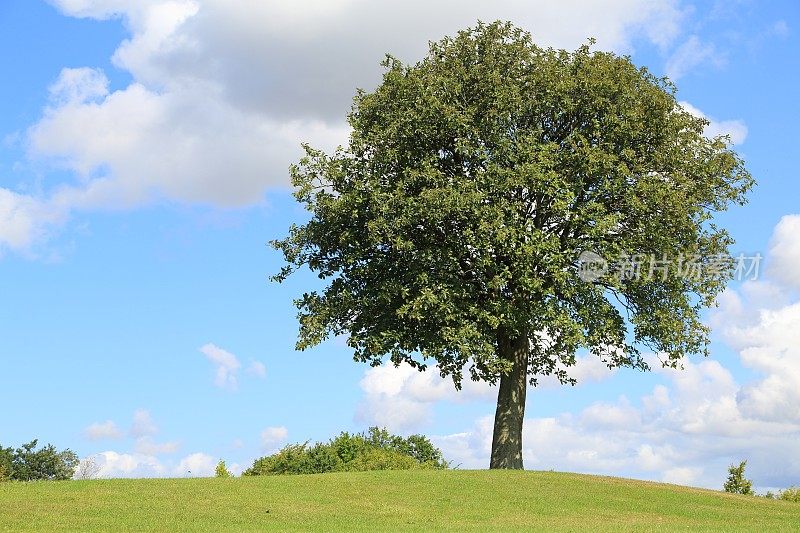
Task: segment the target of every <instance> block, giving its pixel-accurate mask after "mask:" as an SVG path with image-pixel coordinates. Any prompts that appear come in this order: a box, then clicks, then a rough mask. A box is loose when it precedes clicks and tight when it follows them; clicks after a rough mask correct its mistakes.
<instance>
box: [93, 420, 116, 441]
mask: <svg viewBox="0 0 800 533" xmlns="http://www.w3.org/2000/svg"><path fill="white" fill-rule="evenodd" d="M83 432H84V435H86V438H88V439H89V440H102V439H121V438H122V436H123V433H122V431H121V430H120V429H119V428H118V427H117V424H115V423H114V421H113V420H106V421H105V422H95V423H93V424H90V425H89V426H88V427H87V428H86V429H85V430H84V431H83Z"/></svg>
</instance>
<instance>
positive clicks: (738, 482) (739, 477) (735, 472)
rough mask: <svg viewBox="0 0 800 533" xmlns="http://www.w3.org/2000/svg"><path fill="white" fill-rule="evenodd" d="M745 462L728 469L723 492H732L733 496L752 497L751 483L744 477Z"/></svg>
mask: <svg viewBox="0 0 800 533" xmlns="http://www.w3.org/2000/svg"><path fill="white" fill-rule="evenodd" d="M746 465H747V461H742V462H741V463H739V466H736V465H731V466H730V467H729V468H728V479H727V481H725V485H723V488H724V489H725V492H732V493H733V494H745V495H748V496H752V495H753V482H752V481H751V480H749V479H746V478H745V477H744V467H745V466H746Z"/></svg>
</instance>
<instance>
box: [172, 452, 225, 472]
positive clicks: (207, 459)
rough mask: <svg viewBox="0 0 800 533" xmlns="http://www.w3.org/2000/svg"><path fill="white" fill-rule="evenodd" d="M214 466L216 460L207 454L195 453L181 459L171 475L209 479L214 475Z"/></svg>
mask: <svg viewBox="0 0 800 533" xmlns="http://www.w3.org/2000/svg"><path fill="white" fill-rule="evenodd" d="M216 465H217V459H215V458H214V457H212V456H210V455H208V454H205V453H201V452H197V453H193V454H191V455H187V456H186V457H184V458H183V459H181V460H180V462H179V463H178V465H177V466H176V467H175V468H174V469H173V474H174V475H176V476H188V477H210V476H213V475H214V468H215V467H216Z"/></svg>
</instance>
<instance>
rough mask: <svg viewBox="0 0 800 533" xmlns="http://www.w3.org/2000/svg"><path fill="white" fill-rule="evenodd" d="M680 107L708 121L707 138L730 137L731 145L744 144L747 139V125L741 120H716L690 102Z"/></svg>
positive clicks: (681, 104)
mask: <svg viewBox="0 0 800 533" xmlns="http://www.w3.org/2000/svg"><path fill="white" fill-rule="evenodd" d="M679 105H680V106H681V107H682V108H683V109H684V110H686V111H687V112H688V113H690V114H692V115H694V116H696V117H698V118H704V119H706V120H708V122H709V123H708V126H706V127H705V130H703V134H704V135H705V136H706V137H709V138H714V137H717V136H718V135H728V136H730V139H731V144H742V143H743V142H744V141H745V139H746V138H747V125H746V124H745V123H744V122H743V121H741V120H715V119H713V118H711V117H709V116H708V115H706V114H705V113H703V112H702V111H700V110H699V109H697V108H696V107H695V106H693V105H692V104H690V103H689V102H679Z"/></svg>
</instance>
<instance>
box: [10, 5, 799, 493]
mask: <svg viewBox="0 0 800 533" xmlns="http://www.w3.org/2000/svg"><path fill="white" fill-rule="evenodd" d="M300 4H303V5H300ZM458 5H459V9H458V10H455V11H454V10H453V9H452V7H453V6H452V2H449V1H442V2H439V3H433V4H430V3H423V2H417V1H410V2H403V3H400V2H393V1H392V2H383V3H365V2H364V0H344V1H339V2H313V1H311V2H306V3H293V4H278V3H272V2H264V3H261V4H258V5H255V6H254V4H252V3H248V2H245V1H243V0H242V1H226V2H223V1H221V0H197V1H189V0H180V1H177V2H165V1H161V0H147V1H141V2H134V1H124V0H54V1H53V2H51V3H47V2H37V1H30V0H5V1H4V2H2V3H1V4H0V49H2V50H3V52H2V53H0V69H2V70H3V72H4V73H5V75H4V80H5V82H4V83H3V84H2V85H0V140H2V143H0V357H1V358H2V362H3V365H2V373H1V374H0V376H2V383H3V385H2V388H0V390H2V393H0V394H1V396H0V398H1V399H2V401H3V403H4V405H5V406H6V408H5V409H3V410H0V443H3V444H4V445H18V444H21V443H22V442H24V441H27V440H29V439H31V438H39V439H41V440H43V441H49V442H53V443H55V444H56V445H58V446H59V447H70V448H72V449H74V450H76V451H77V452H79V454H80V455H81V456H88V455H93V454H99V455H96V457H98V458H99V459H98V460H99V461H100V462H101V463H103V465H104V470H103V475H108V476H117V475H185V473H186V471H187V470H190V469H191V470H192V471H193V472H194V473H196V474H203V473H207V472H209V470H210V469H211V468H212V467H213V464H214V463H215V462H216V460H217V459H218V458H224V459H226V460H227V461H228V463H229V464H231V463H235V464H238V465H240V466H247V465H248V464H249V463H250V462H251V461H252V460H253V459H254V458H255V457H257V456H259V455H262V454H263V453H265V452H268V451H270V450H273V449H275V448H276V447H279V446H280V445H282V444H283V443H285V442H296V441H305V440H309V439H311V440H315V439H326V438H328V437H330V436H331V435H333V434H335V433H337V432H338V431H341V430H350V431H358V430H362V429H364V428H366V427H367V426H369V425H372V424H379V425H387V426H389V428H390V429H393V430H395V431H398V432H401V433H408V432H414V431H419V432H424V433H426V434H428V435H431V436H433V437H434V438H435V440H436V442H437V444H439V445H441V446H442V447H443V449H444V450H445V453H446V455H447V456H448V458H450V459H453V460H454V461H455V462H457V463H461V464H463V465H465V466H469V467H482V466H485V465H486V464H488V451H487V438H488V437H487V431H490V429H491V428H490V422H491V420H490V415H491V414H492V413H493V409H494V406H493V398H492V394H493V393H492V391H491V390H488V389H486V388H485V387H481V386H471V387H468V388H467V390H465V391H464V392H463V393H460V394H455V393H453V392H451V391H450V389H449V385H448V384H447V383H446V382H444V383H442V382H440V380H438V378H435V377H434V376H429V375H424V376H416V375H414V374H413V373H410V372H408V371H407V370H405V369H399V370H394V369H392V368H389V367H386V368H383V367H381V368H378V369H375V370H369V369H368V368H366V367H364V366H361V365H360V364H356V363H354V362H352V361H351V358H350V354H349V352H348V350H347V348H346V346H345V345H344V343H342V342H340V341H337V340H332V341H330V342H327V343H325V344H324V345H322V346H319V347H317V348H315V349H313V350H309V351H306V352H303V353H298V352H296V351H295V350H294V341H295V335H296V331H297V324H296V320H295V310H294V308H293V306H292V299H293V298H295V297H296V296H298V295H299V294H300V293H302V292H303V291H304V290H308V288H310V287H314V286H317V284H318V281H317V280H316V278H315V277H314V276H312V275H309V274H308V273H301V274H299V275H297V276H295V277H294V278H292V279H291V280H290V281H289V282H287V283H285V284H283V285H275V284H271V283H269V281H268V277H269V275H271V274H273V273H275V272H276V271H277V270H278V268H279V267H280V265H281V261H280V257H279V256H278V254H276V253H275V252H274V251H272V250H271V249H270V248H269V247H268V245H267V243H268V241H269V240H270V239H274V238H276V237H280V236H282V235H283V234H284V233H285V232H286V229H287V228H288V226H289V225H290V224H291V223H293V222H302V220H303V219H304V216H305V215H304V213H303V212H302V211H301V210H300V209H299V208H298V207H297V206H296V205H295V203H294V200H293V199H292V197H291V194H290V191H289V188H288V185H287V172H286V168H287V167H288V165H289V164H290V163H291V162H293V161H294V160H296V158H297V157H298V153H299V143H300V142H302V141H310V142H312V143H313V144H315V145H317V146H320V147H323V148H330V147H332V146H335V145H336V144H337V143H340V142H342V141H343V140H344V139H345V138H346V133H347V130H346V127H345V126H344V123H343V118H344V114H345V113H346V111H347V109H348V108H349V98H350V97H351V96H352V94H353V92H354V90H355V88H356V87H358V86H361V87H366V88H369V87H371V86H374V83H375V81H376V80H377V78H378V76H379V74H380V67H379V65H378V63H379V61H380V59H381V58H382V56H383V54H384V53H386V52H392V53H395V54H396V55H398V56H399V57H401V58H402V59H404V60H407V61H413V60H415V59H417V58H419V57H421V55H422V54H423V52H424V48H425V43H426V42H427V40H429V39H438V38H440V37H442V36H443V35H445V34H448V33H452V32H453V31H455V30H457V29H459V28H461V27H465V26H468V25H471V24H474V22H475V21H476V20H478V19H483V20H492V19H498V18H500V19H510V20H512V21H514V22H516V23H518V24H519V25H521V26H523V27H525V28H526V29H528V30H530V31H531V32H532V33H533V34H534V38H535V39H536V40H537V41H538V42H540V43H542V44H546V45H555V46H562V47H568V48H574V47H576V46H578V45H580V44H581V43H582V42H583V41H584V40H585V38H586V37H588V36H590V35H593V36H595V37H597V39H598V47H600V48H603V49H610V50H614V51H617V52H620V53H628V54H631V55H632V58H633V60H634V61H635V62H636V63H637V64H639V65H644V66H647V67H648V68H649V69H651V70H652V71H653V72H655V73H657V74H659V75H662V74H668V75H670V76H671V77H672V78H675V79H676V83H677V85H678V87H679V94H678V96H679V99H680V100H681V101H683V102H686V103H687V105H689V106H691V107H692V108H693V109H695V110H697V112H702V113H703V114H705V115H706V116H707V117H709V119H710V120H711V121H712V124H711V126H710V130H709V133H714V132H723V133H730V134H731V137H732V139H733V140H734V141H735V142H736V149H737V150H738V151H739V153H740V154H741V155H742V156H743V157H744V158H745V160H746V161H747V165H748V168H749V169H750V171H751V172H752V173H753V175H754V176H755V177H756V179H757V180H758V182H759V185H758V187H757V188H756V189H755V190H754V191H753V193H752V194H751V197H750V203H749V204H748V205H747V206H745V207H743V208H735V209H732V210H731V211H730V212H729V213H726V214H724V215H723V216H721V217H719V222H720V223H722V224H724V225H725V226H726V227H727V228H729V229H730V231H731V233H732V234H733V235H734V237H735V238H736V239H737V244H736V246H735V247H734V251H735V252H746V253H753V252H760V253H762V254H763V255H765V256H766V261H765V263H764V265H763V266H764V269H763V272H762V275H761V276H760V279H759V280H757V281H754V282H748V283H744V284H742V283H733V284H732V285H731V287H730V288H729V290H728V291H726V293H725V294H724V295H723V296H722V297H721V299H720V303H721V307H720V308H719V309H718V310H717V311H715V312H712V313H709V315H708V321H709V323H710V324H711V325H712V327H713V332H714V343H713V346H712V348H713V350H712V358H711V359H710V360H708V361H705V362H704V361H699V360H695V359H692V360H690V361H688V362H687V369H686V370H685V371H684V372H683V373H681V374H675V373H669V372H655V373H652V374H641V373H636V372H631V371H625V370H620V371H617V372H614V373H611V372H607V371H604V370H603V368H602V367H598V365H597V364H594V363H592V362H591V361H589V360H582V362H581V368H580V369H578V370H576V371H577V372H579V375H580V377H581V379H580V383H579V385H578V386H576V387H566V388H563V387H556V386H552V385H548V384H545V385H544V386H543V387H540V388H537V389H535V390H533V391H531V393H530V394H529V403H528V410H527V413H526V418H527V422H526V428H527V429H526V440H525V442H526V451H525V454H526V455H525V460H526V466H527V467H528V468H540V469H551V468H553V469H558V470H574V471H582V472H599V473H606V474H612V475H627V476H633V477H639V478H646V479H655V480H666V481H675V482H680V483H686V484H693V485H701V486H717V485H720V484H721V481H722V479H723V478H724V475H725V467H726V465H727V464H728V463H730V462H732V461H734V460H739V459H743V458H748V459H749V460H750V463H749V466H748V468H749V469H750V470H751V473H752V475H753V477H754V479H755V481H756V485H758V486H760V487H780V486H785V485H789V484H792V483H794V484H797V483H800V462H798V460H797V444H796V443H797V442H800V440H798V437H800V396H798V392H797V390H798V389H800V352H798V350H797V345H800V339H798V338H797V335H798V332H797V331H796V329H798V328H796V327H792V324H795V325H796V324H797V321H798V320H800V310H798V298H797V291H798V289H800V275H798V274H797V271H798V269H796V268H794V265H795V264H797V263H796V261H800V235H799V234H800V215H798V213H800V205H799V201H798V198H800V185H798V181H797V174H796V169H795V165H794V161H795V157H794V156H795V153H796V147H797V142H798V135H797V133H796V125H797V124H798V123H800V106H798V103H797V99H796V86H797V84H798V72H800V55H798V53H797V52H798V50H800V47H799V46H798V29H800V8H798V6H797V4H796V3H794V2H789V1H786V2H769V3H758V2H748V1H740V2H707V3H701V2H697V3H689V2H679V1H677V0H676V1H666V0H665V1H662V2H643V1H641V2H640V1H639V0H620V1H610V2H607V3H604V4H603V5H595V6H584V5H583V4H582V3H580V2H562V3H559V4H558V5H557V6H556V5H547V4H546V3H544V2H531V3H529V4H522V3H517V2H512V1H510V0H509V1H500V2H495V3H492V4H491V5H490V4H489V3H486V4H485V5H484V3H481V2H477V1H468V2H462V3H459V4H458ZM487 417H488V418H487ZM723 422H725V423H724V424H723ZM489 434H490V433H489Z"/></svg>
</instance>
